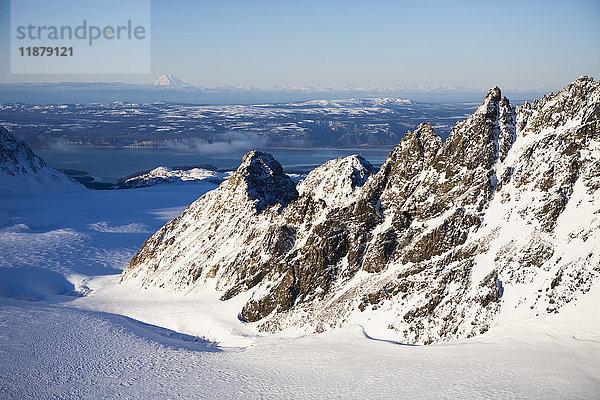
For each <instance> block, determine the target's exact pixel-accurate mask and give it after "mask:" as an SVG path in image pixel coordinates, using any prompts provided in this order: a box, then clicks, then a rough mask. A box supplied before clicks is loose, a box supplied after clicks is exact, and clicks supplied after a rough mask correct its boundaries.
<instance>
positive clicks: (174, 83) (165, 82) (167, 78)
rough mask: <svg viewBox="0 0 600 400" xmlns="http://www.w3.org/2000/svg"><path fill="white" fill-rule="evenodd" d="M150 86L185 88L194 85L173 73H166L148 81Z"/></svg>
mask: <svg viewBox="0 0 600 400" xmlns="http://www.w3.org/2000/svg"><path fill="white" fill-rule="evenodd" d="M148 85H150V86H156V87H161V88H169V87H172V88H183V87H192V85H190V84H189V83H187V82H184V81H182V80H181V79H178V78H176V77H175V76H173V75H172V74H164V75H161V76H160V77H158V78H157V79H155V80H153V81H150V82H148Z"/></svg>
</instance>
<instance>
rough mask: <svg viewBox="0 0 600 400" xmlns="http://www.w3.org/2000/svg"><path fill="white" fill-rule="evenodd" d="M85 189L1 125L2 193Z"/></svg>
mask: <svg viewBox="0 0 600 400" xmlns="http://www.w3.org/2000/svg"><path fill="white" fill-rule="evenodd" d="M82 190H85V188H84V186H83V185H81V184H79V183H78V182H76V181H74V180H73V179H71V178H69V177H68V176H66V175H65V174H63V173H62V172H59V171H57V170H55V169H53V168H50V167H49V166H47V165H46V163H45V162H44V160H42V159H41V158H39V157H38V156H36V155H35V154H34V153H33V152H32V151H31V149H30V148H29V147H28V146H27V145H26V144H25V143H23V142H20V141H18V140H16V139H15V138H14V137H13V136H12V135H11V134H10V133H9V132H8V131H7V130H6V129H5V128H4V127H2V126H0V195H2V194H5V193H41V192H73V191H82Z"/></svg>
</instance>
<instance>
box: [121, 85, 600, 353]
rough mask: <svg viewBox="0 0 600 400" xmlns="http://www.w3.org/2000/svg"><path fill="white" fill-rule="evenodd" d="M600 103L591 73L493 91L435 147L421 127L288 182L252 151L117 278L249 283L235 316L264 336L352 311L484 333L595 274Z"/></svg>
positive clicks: (396, 324)
mask: <svg viewBox="0 0 600 400" xmlns="http://www.w3.org/2000/svg"><path fill="white" fill-rule="evenodd" d="M599 102H600V85H599V84H598V82H595V81H593V79H591V78H580V79H579V80H577V81H576V82H575V83H573V84H572V85H569V86H568V87H567V88H565V89H564V90H563V91H561V92H560V93H558V94H555V95H549V96H546V97H544V99H542V100H539V101H536V102H533V103H531V104H529V103H525V104H524V105H523V106H522V107H518V108H517V109H516V110H515V109H513V108H512V107H511V105H510V103H509V101H508V100H507V99H506V98H503V97H502V96H501V92H500V89H499V88H497V87H494V88H492V89H491V90H490V91H489V93H488V94H487V95H486V96H485V99H484V101H483V103H482V105H481V106H480V107H479V108H478V109H477V110H476V111H475V112H474V113H473V114H472V115H471V116H470V117H469V118H468V119H466V120H465V121H463V122H459V123H457V124H456V125H455V126H454V128H453V130H452V132H451V133H450V136H449V137H448V139H447V140H446V141H445V142H443V141H442V139H441V138H440V137H438V136H436V135H435V133H434V132H433V130H432V129H431V126H430V125H429V124H421V125H420V126H419V127H418V128H417V129H416V130H415V131H414V132H407V133H406V135H405V136H404V138H403V139H402V140H401V141H400V143H399V144H398V145H397V146H396V148H394V149H393V150H392V151H391V152H390V154H389V156H388V158H387V160H386V161H385V162H384V164H383V165H382V167H381V168H380V169H379V170H378V171H374V170H373V168H372V166H371V165H370V164H369V163H368V162H367V161H366V160H364V159H362V158H361V157H358V156H351V157H347V158H344V159H338V160H332V161H330V162H328V163H326V164H324V165H323V166H321V167H319V168H317V169H315V170H314V171H312V172H311V173H310V174H309V175H308V176H307V177H306V179H305V180H303V181H302V182H300V183H299V184H298V185H297V186H296V187H294V185H293V183H292V182H291V180H290V179H289V178H287V176H286V175H285V174H284V173H283V171H282V170H281V166H280V165H279V163H277V162H276V161H275V160H274V159H273V158H272V157H271V156H269V155H267V154H264V153H259V152H251V153H248V154H247V155H246V156H245V157H244V160H243V161H242V165H241V166H240V168H238V170H237V171H236V173H235V174H234V175H233V176H232V177H231V178H230V179H229V180H228V181H226V182H224V183H223V184H221V186H220V187H219V188H218V189H216V190H214V191H212V192H209V193H207V194H206V195H205V196H203V197H201V198H200V199H198V200H197V201H196V202H195V203H193V204H192V205H191V206H190V207H189V208H188V209H187V210H186V211H185V212H184V213H183V214H182V215H181V216H179V217H178V218H177V219H175V220H173V221H171V222H169V223H168V224H167V225H165V226H164V227H163V228H161V230H159V231H158V232H157V233H156V234H155V235H154V236H153V237H152V238H150V239H149V240H148V241H147V242H146V243H145V244H144V247H143V248H142V249H141V250H140V251H139V252H138V254H137V255H136V256H135V257H134V259H133V260H132V262H131V265H130V266H129V268H128V269H127V270H125V271H124V272H123V277H122V279H123V280H135V281H136V282H138V283H139V284H140V285H141V286H142V287H146V286H161V287H166V288H169V289H171V290H183V289H185V290H189V289H190V287H193V286H199V287H206V286H207V285H208V286H211V287H216V289H217V290H220V291H222V293H223V294H222V296H221V299H222V300H224V301H226V300H228V299H231V298H233V297H235V296H237V295H239V294H240V293H243V292H247V291H250V294H249V295H250V297H249V300H248V301H247V302H246V303H245V305H244V306H243V307H242V309H241V310H240V317H241V319H243V320H244V321H247V322H256V323H257V327H258V329H259V330H263V331H276V330H281V329H286V328H288V327H292V326H293V327H296V328H298V327H302V328H304V329H306V330H308V331H317V332H318V331H323V330H326V329H329V328H332V327H336V326H341V325H344V324H346V323H349V322H360V323H362V324H367V325H368V326H370V327H372V328H373V329H377V330H378V331H379V332H381V331H385V332H387V334H388V335H391V336H393V337H395V338H396V339H399V340H403V341H407V342H411V343H433V342H437V341H443V340H450V339H454V338H464V337H470V336H473V335H477V334H480V333H483V332H485V331H487V330H488V329H489V328H490V326H491V325H492V324H493V322H494V318H495V316H496V315H498V313H501V312H509V311H505V310H512V309H515V308H517V309H518V308H519V307H525V306H527V307H528V310H529V309H530V310H533V311H531V312H538V313H539V312H540V311H539V310H546V309H547V310H551V311H552V312H554V311H556V310H558V309H559V308H560V307H561V305H562V304H564V303H565V302H569V301H571V300H572V299H573V298H576V297H577V296H578V294H577V293H579V292H585V291H586V290H589V285H587V282H589V281H590V280H593V279H596V278H598V276H600V268H598V267H597V265H599V264H600V249H599V248H598V245H597V244H593V245H592V243H600V222H599V219H600V217H598V216H597V215H598V214H600V210H596V209H594V206H593V204H595V205H596V208H597V205H598V204H599V196H600V191H599V189H600V169H599V166H600V161H599V160H600V143H599V142H600V134H599V132H600V122H599V117H600V112H599V108H598V107H599V104H600V103H599ZM574 199H575V200H574ZM590 204H591V205H590ZM594 213H595V214H594ZM565 215H566V216H565ZM569 215H578V216H579V217H581V216H582V215H586V216H587V217H586V218H584V219H581V221H578V222H576V223H574V222H573V221H571V220H569V218H572V217H569ZM571 242H576V243H577V246H580V248H582V249H586V250H585V251H584V252H585V254H583V253H581V254H579V253H575V254H574V253H573V252H572V251H570V250H569V243H571ZM581 282H583V283H581ZM516 285H528V286H527V287H528V288H529V289H528V290H526V291H524V292H526V293H528V295H520V294H516V293H524V292H523V291H521V292H518V291H513V290H512V288H513V287H515V286H516ZM578 285H579V286H578ZM586 285H587V286H586ZM580 287H581V288H583V289H578V288H580ZM546 288H547V290H543V289H546ZM585 288H587V289H585ZM538 289H539V291H538ZM538 293H546V296H545V297H542V296H541V295H538ZM550 304H551V306H549V305H550ZM529 307H531V308H529ZM544 312H545V311H544ZM548 312H550V311H548Z"/></svg>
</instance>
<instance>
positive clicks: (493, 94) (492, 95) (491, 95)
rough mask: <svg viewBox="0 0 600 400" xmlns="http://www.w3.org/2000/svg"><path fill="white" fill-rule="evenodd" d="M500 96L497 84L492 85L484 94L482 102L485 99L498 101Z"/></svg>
mask: <svg viewBox="0 0 600 400" xmlns="http://www.w3.org/2000/svg"><path fill="white" fill-rule="evenodd" d="M501 98H502V92H501V91H500V88H499V87H498V86H494V87H493V88H491V89H490V90H489V91H488V93H487V94H486V95H485V99H484V102H485V101H493V102H498V101H500V99H501Z"/></svg>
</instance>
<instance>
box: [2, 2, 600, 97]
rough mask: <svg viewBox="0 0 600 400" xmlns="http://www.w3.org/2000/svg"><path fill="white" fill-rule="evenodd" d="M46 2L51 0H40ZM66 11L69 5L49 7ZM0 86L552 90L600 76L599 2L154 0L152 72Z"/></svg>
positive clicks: (5, 78)
mask: <svg viewBox="0 0 600 400" xmlns="http://www.w3.org/2000/svg"><path fill="white" fill-rule="evenodd" d="M47 1H48V0H47ZM57 12H66V10H57ZM9 17H10V2H9V1H8V0H0V34H1V37H2V41H1V43H0V60H2V61H1V64H0V82H19V81H25V82H33V81H65V80H76V81H83V80H89V81H115V80H119V81H125V82H146V81H148V80H150V79H151V78H153V77H155V76H158V75H160V74H162V73H166V72H171V73H173V74H174V75H176V76H177V77H179V78H180V79H183V80H185V81H189V82H191V83H193V84H196V85H202V86H214V85H223V84H248V85H273V84H275V85H283V86H290V85H312V84H318V85H325V86H329V85H345V84H350V85H359V86H373V85H380V86H397V85H422V86H428V87H434V86H439V85H459V86H481V87H489V86H490V85H493V84H498V85H501V86H502V87H512V88H517V87H521V88H527V89H531V88H539V87H543V88H559V87H562V86H564V85H565V84H567V83H568V82H570V81H572V80H574V79H575V78H577V76H579V75H582V74H587V75H593V76H595V77H596V78H600V23H599V22H598V21H600V1H598V0H587V1H584V0H581V1H547V0H546V1H506V0H504V1H497V2H491V1H462V2H458V1H456V2H453V1H373V0H369V1H365V0H363V1H352V0H344V1H327V2H326V1H312V0H303V1H282V0H279V1H212V2H207V1H192V0H189V1H183V0H181V1H173V0H171V1H167V0H155V1H152V26H151V30H152V74H139V75H138V74H132V75H11V74H10V72H9V71H10V68H9V61H8V60H9V43H8V42H9V34H10V31H9V29H10V27H9V25H10V18H9Z"/></svg>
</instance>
